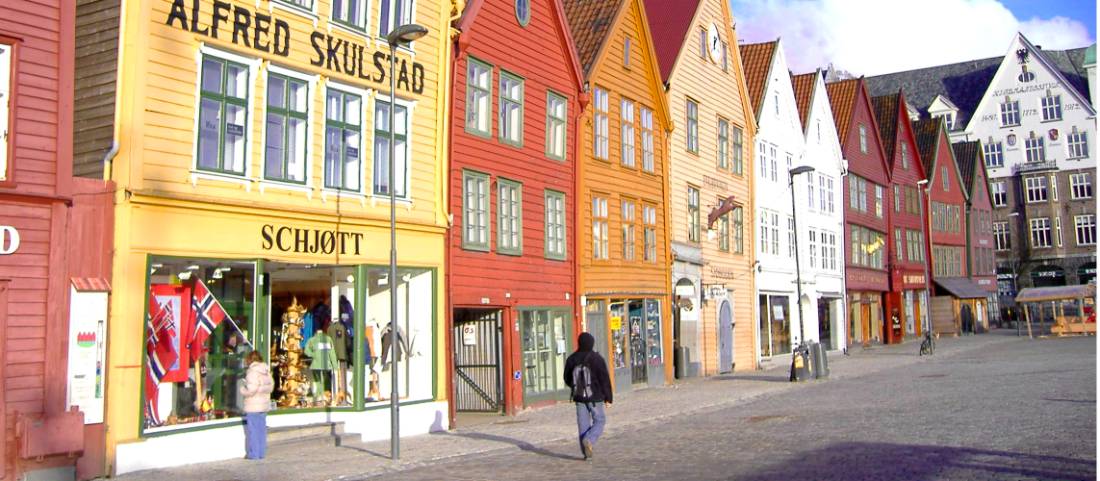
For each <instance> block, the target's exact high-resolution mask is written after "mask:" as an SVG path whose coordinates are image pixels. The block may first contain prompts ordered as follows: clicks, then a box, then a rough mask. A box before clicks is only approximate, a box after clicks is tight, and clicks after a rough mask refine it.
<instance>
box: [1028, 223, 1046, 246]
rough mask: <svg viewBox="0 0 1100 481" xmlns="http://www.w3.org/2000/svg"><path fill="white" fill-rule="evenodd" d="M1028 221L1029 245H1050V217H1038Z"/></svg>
mask: <svg viewBox="0 0 1100 481" xmlns="http://www.w3.org/2000/svg"><path fill="white" fill-rule="evenodd" d="M1029 223H1030V224H1031V247H1034V248H1042V247H1050V245H1051V244H1050V240H1051V239H1050V219H1049V218H1046V217H1040V218H1038V219H1030V220H1029Z"/></svg>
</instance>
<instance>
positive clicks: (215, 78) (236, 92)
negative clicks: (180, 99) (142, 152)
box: [197, 55, 250, 175]
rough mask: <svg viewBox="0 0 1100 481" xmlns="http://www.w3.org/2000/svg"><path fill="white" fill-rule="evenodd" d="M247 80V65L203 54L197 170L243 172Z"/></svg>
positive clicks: (246, 127)
mask: <svg viewBox="0 0 1100 481" xmlns="http://www.w3.org/2000/svg"><path fill="white" fill-rule="evenodd" d="M249 82H250V80H249V72H248V67H247V66H246V65H244V64H240V63H237V62H233V61H230V60H226V59H222V58H218V57H214V56H210V55H204V56H203V58H202V73H201V80H200V88H199V91H200V93H199V97H200V98H199V132H198V152H197V157H198V159H197V168H198V169H199V170H204V171H208V172H217V173H225V174H234V175H245V165H246V161H245V146H246V145H247V142H248V94H249Z"/></svg>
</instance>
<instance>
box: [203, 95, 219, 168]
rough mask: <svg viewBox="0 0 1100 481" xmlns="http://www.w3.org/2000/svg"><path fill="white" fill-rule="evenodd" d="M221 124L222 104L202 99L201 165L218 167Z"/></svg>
mask: <svg viewBox="0 0 1100 481" xmlns="http://www.w3.org/2000/svg"><path fill="white" fill-rule="evenodd" d="M221 124H222V119H221V105H220V104H219V103H218V102H217V101H215V100H210V99H202V107H200V110H199V167H202V168H207V169H217V168H218V148H219V140H220V137H221V134H220V132H221Z"/></svg>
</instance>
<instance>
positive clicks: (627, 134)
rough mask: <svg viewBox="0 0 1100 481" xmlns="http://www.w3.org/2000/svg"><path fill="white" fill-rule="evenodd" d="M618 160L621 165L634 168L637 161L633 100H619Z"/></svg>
mask: <svg viewBox="0 0 1100 481" xmlns="http://www.w3.org/2000/svg"><path fill="white" fill-rule="evenodd" d="M619 125H620V127H619V137H620V139H619V146H620V149H619V150H620V152H619V156H620V159H619V161H620V162H621V163H622V165H623V167H630V168H632V169H633V168H634V166H635V165H637V163H636V162H635V161H634V159H635V155H636V154H635V150H634V102H631V101H629V100H627V99H622V101H620V102H619Z"/></svg>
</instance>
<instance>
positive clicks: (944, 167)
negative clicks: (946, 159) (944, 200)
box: [940, 165, 949, 192]
mask: <svg viewBox="0 0 1100 481" xmlns="http://www.w3.org/2000/svg"><path fill="white" fill-rule="evenodd" d="M940 174H942V175H940V178H941V179H943V191H944V192H947V191H948V187H949V184H948V182H947V180H948V179H947V166H946V165H945V166H943V168H941V169H940Z"/></svg>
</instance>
